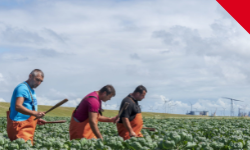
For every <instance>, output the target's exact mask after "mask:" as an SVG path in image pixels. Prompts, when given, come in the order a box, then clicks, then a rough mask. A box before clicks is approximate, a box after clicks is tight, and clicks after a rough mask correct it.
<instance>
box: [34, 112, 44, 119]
mask: <svg viewBox="0 0 250 150" xmlns="http://www.w3.org/2000/svg"><path fill="white" fill-rule="evenodd" d="M34 116H35V117H36V118H42V117H43V116H45V113H44V112H35V114H34Z"/></svg>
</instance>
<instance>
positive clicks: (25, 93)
mask: <svg viewBox="0 0 250 150" xmlns="http://www.w3.org/2000/svg"><path fill="white" fill-rule="evenodd" d="M27 86H28V87H29V89H30V92H31V94H32V97H33V101H34V106H35V111H37V99H36V93H35V91H34V90H33V89H31V88H30V86H29V84H27V83H26V82H23V83H21V84H19V85H18V86H17V87H16V88H15V90H14V92H13V95H12V98H11V102H10V119H11V120H14V121H25V120H27V119H29V117H30V116H29V115H24V114H22V113H20V112H17V111H16V109H15V105H16V98H17V97H23V98H24V102H23V106H24V107H26V108H27V109H29V110H32V99H31V96H30V92H29V89H28V87H27Z"/></svg>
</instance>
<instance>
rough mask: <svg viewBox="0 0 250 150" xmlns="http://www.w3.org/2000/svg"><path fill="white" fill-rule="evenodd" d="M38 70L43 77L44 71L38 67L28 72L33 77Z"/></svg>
mask: <svg viewBox="0 0 250 150" xmlns="http://www.w3.org/2000/svg"><path fill="white" fill-rule="evenodd" d="M38 72H40V73H41V75H42V77H43V78H44V73H43V71H42V70H40V69H34V70H33V71H31V73H30V74H31V75H32V76H33V77H35V76H37V73H38Z"/></svg>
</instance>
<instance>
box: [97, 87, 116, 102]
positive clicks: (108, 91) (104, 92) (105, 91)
mask: <svg viewBox="0 0 250 150" xmlns="http://www.w3.org/2000/svg"><path fill="white" fill-rule="evenodd" d="M114 96H115V88H114V87H113V86H112V85H106V86H104V87H102V88H101V89H100V90H99V97H100V99H101V100H102V101H104V102H106V101H108V100H110V99H111V97H114Z"/></svg>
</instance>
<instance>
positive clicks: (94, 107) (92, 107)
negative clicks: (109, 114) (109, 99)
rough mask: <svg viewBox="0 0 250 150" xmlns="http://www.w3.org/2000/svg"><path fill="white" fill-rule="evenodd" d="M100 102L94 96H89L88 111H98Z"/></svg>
mask: <svg viewBox="0 0 250 150" xmlns="http://www.w3.org/2000/svg"><path fill="white" fill-rule="evenodd" d="M99 108H100V103H99V102H98V100H97V99H95V98H90V100H89V101H88V112H97V113H99Z"/></svg>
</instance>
